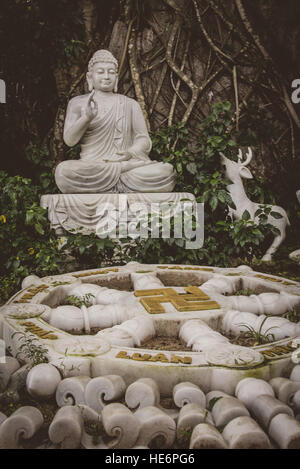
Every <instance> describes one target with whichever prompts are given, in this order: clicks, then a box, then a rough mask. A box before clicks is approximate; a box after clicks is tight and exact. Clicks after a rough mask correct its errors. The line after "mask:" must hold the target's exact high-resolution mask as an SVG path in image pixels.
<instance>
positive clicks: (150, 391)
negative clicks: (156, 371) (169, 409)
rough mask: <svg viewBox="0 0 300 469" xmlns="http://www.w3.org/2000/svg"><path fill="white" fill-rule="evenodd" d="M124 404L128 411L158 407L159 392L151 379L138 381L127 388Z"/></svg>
mask: <svg viewBox="0 0 300 469" xmlns="http://www.w3.org/2000/svg"><path fill="white" fill-rule="evenodd" d="M125 402H126V405H127V406H128V407H129V408H130V409H137V408H139V409H141V408H143V407H149V406H155V407H157V406H159V402H160V392H159V389H158V386H157V383H156V382H155V381H154V380H153V379H151V378H140V379H138V380H137V381H135V382H134V383H132V384H130V386H128V388H127V390H126V394H125Z"/></svg>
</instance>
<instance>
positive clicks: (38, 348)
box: [12, 332, 49, 367]
mask: <svg viewBox="0 0 300 469" xmlns="http://www.w3.org/2000/svg"><path fill="white" fill-rule="evenodd" d="M17 334H18V335H20V337H19V340H20V341H22V342H23V343H22V344H21V346H20V347H19V351H18V353H17V355H16V358H18V356H19V355H21V354H22V355H23V356H24V358H25V359H28V360H29V361H30V363H31V366H32V367H34V366H36V365H39V364H40V363H48V362H49V360H48V356H47V354H48V350H47V349H46V348H45V347H43V345H41V344H39V343H36V342H39V340H38V339H37V338H36V337H34V336H33V335H32V334H28V333H27V334H25V333H24V332H15V333H14V334H13V335H12V337H14V336H15V335H17ZM25 361H26V360H25Z"/></svg>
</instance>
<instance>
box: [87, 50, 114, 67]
mask: <svg viewBox="0 0 300 469" xmlns="http://www.w3.org/2000/svg"><path fill="white" fill-rule="evenodd" d="M97 62H111V63H113V64H114V65H115V66H116V69H117V70H118V61H117V59H116V58H115V57H114V56H113V55H112V53H111V52H109V50H105V49H100V50H97V51H96V52H95V53H94V55H93V57H92V58H91V60H90V61H89V66H88V70H89V72H91V71H92V68H93V66H94V65H95V64H96V63H97Z"/></svg>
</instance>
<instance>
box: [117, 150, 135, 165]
mask: <svg viewBox="0 0 300 469" xmlns="http://www.w3.org/2000/svg"><path fill="white" fill-rule="evenodd" d="M116 155H117V156H116V159H115V160H114V161H116V162H118V163H119V162H121V161H128V160H130V159H131V158H132V156H131V154H130V153H129V152H128V151H127V150H124V151H117V153H116Z"/></svg>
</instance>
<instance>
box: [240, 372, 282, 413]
mask: <svg viewBox="0 0 300 469" xmlns="http://www.w3.org/2000/svg"><path fill="white" fill-rule="evenodd" d="M261 394H268V395H270V396H273V397H274V391H273V389H272V386H271V385H270V384H269V383H267V382H266V381H263V380H262V379H257V378H245V379H242V380H241V381H240V382H239V383H238V384H237V387H236V390H235V395H236V397H237V398H238V399H239V400H240V401H242V402H243V403H244V404H245V406H246V407H247V408H248V409H250V408H251V405H252V403H253V401H254V400H255V399H256V398H257V397H258V396H260V395H261Z"/></svg>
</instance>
